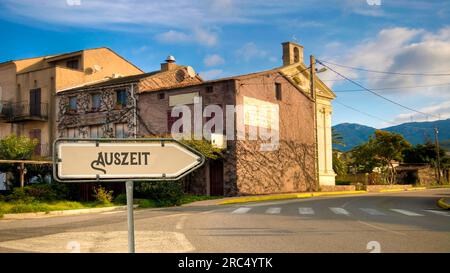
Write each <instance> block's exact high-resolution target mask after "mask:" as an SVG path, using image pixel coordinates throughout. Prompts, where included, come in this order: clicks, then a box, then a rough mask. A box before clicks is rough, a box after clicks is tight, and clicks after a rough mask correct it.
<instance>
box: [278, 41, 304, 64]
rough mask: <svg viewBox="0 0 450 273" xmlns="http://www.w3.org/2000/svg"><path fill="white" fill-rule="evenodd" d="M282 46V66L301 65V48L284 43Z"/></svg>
mask: <svg viewBox="0 0 450 273" xmlns="http://www.w3.org/2000/svg"><path fill="white" fill-rule="evenodd" d="M282 45H283V66H286V65H291V64H295V63H303V46H301V45H299V44H296V43H293V42H285V43H282Z"/></svg>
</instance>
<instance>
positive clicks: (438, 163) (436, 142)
mask: <svg viewBox="0 0 450 273" xmlns="http://www.w3.org/2000/svg"><path fill="white" fill-rule="evenodd" d="M434 145H435V148H436V169H437V179H438V183H441V155H440V149H439V130H438V128H437V127H435V128H434Z"/></svg>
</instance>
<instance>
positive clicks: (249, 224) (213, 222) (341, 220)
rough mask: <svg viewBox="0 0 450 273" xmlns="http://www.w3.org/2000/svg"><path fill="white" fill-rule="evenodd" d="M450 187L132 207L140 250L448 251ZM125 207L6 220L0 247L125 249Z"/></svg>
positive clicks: (1, 226) (0, 249) (17, 249)
mask: <svg viewBox="0 0 450 273" xmlns="http://www.w3.org/2000/svg"><path fill="white" fill-rule="evenodd" d="M449 196H450V189H445V190H442V189H441V190H427V191H417V192H402V193H386V194H365V195H358V196H341V197H327V198H325V197H320V198H313V199H303V200H286V201H275V202H264V203H248V204H238V205H226V206H195V205H194V206H187V207H178V208H165V209H146V210H137V211H136V212H135V223H136V250H137V252H251V253H258V252H371V251H379V252H447V253H448V252H450V212H449V211H444V210H440V209H439V208H438V207H437V206H436V201H437V199H438V198H440V197H449ZM126 251H127V224H126V212H104V213H98V214H89V215H78V216H64V217H53V218H43V219H33V220H14V221H9V220H1V221H0V252H126Z"/></svg>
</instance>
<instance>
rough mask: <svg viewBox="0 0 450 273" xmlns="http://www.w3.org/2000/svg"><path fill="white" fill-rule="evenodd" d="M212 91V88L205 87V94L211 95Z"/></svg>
mask: <svg viewBox="0 0 450 273" xmlns="http://www.w3.org/2000/svg"><path fill="white" fill-rule="evenodd" d="M213 91H214V88H213V87H212V86H207V87H206V93H212V92H213Z"/></svg>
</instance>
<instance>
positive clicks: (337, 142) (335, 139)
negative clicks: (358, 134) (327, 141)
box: [331, 128, 345, 146]
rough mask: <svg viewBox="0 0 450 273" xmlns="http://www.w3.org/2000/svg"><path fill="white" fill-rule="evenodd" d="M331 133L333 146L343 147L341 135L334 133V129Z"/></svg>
mask: <svg viewBox="0 0 450 273" xmlns="http://www.w3.org/2000/svg"><path fill="white" fill-rule="evenodd" d="M331 132H332V133H331V140H332V143H333V145H341V146H345V142H344V138H343V137H342V135H341V134H340V133H338V132H336V130H335V129H334V128H332V129H331Z"/></svg>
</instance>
